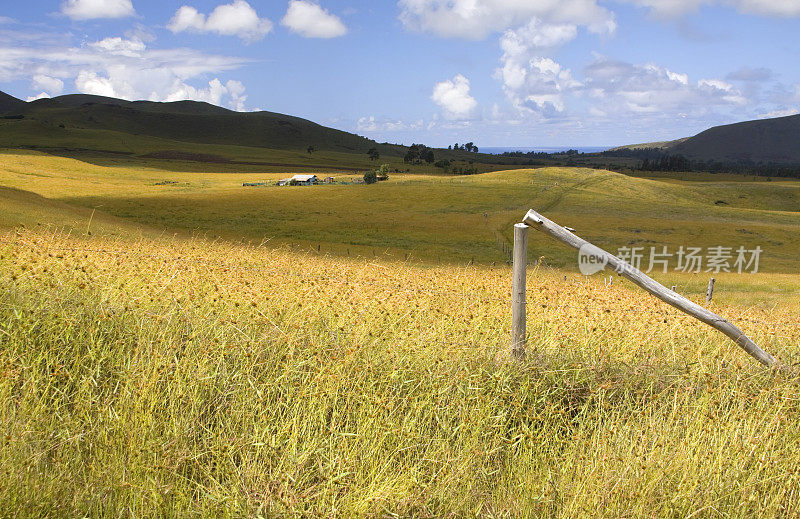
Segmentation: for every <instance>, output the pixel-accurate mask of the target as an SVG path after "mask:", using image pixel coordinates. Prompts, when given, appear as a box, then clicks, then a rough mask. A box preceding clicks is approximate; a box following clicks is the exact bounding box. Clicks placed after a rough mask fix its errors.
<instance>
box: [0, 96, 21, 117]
mask: <svg viewBox="0 0 800 519" xmlns="http://www.w3.org/2000/svg"><path fill="white" fill-rule="evenodd" d="M25 105H26V103H25V101H21V100H19V99H17V98H16V97H13V96H10V95H8V94H6V93H5V92H0V115H2V114H4V113H8V112H12V111H15V110H20V109H22V108H23V107H24V106H25Z"/></svg>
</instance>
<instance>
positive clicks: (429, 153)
mask: <svg viewBox="0 0 800 519" xmlns="http://www.w3.org/2000/svg"><path fill="white" fill-rule="evenodd" d="M421 158H422V160H424V161H425V162H427V163H428V164H433V161H435V160H436V157H434V156H433V150H432V149H430V148H426V149H425V151H423V152H422V157H421Z"/></svg>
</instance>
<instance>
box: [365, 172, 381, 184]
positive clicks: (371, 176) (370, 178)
mask: <svg viewBox="0 0 800 519" xmlns="http://www.w3.org/2000/svg"><path fill="white" fill-rule="evenodd" d="M377 181H378V174H377V173H376V172H374V171H367V172H366V173H364V183H365V184H374V183H375V182H377Z"/></svg>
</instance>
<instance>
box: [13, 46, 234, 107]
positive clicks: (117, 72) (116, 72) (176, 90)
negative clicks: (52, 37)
mask: <svg viewBox="0 0 800 519" xmlns="http://www.w3.org/2000/svg"><path fill="white" fill-rule="evenodd" d="M247 62H248V60H245V59H241V58H236V57H231V56H218V55H213V54H206V53H203V52H200V51H196V50H192V49H149V48H148V47H147V45H146V44H145V43H144V42H142V41H141V40H139V39H136V38H133V39H126V38H106V39H103V40H100V41H97V42H92V43H89V44H86V45H83V46H81V47H58V46H47V45H45V46H32V47H20V46H8V47H6V46H3V45H1V44H0V81H15V80H19V79H30V80H31V84H32V87H33V88H34V91H39V90H42V93H41V94H39V96H34V97H49V96H50V95H56V94H58V93H60V92H61V91H62V90H63V88H64V82H65V81H67V80H69V81H72V82H74V86H75V89H76V90H77V91H78V92H81V93H86V94H94V95H101V96H108V97H117V98H121V99H128V100H137V99H148V100H151V101H178V100H182V99H193V100H197V101H206V102H209V103H212V104H216V105H220V106H226V107H228V108H231V109H233V110H240V111H242V110H245V109H246V107H245V102H246V100H247V96H246V95H245V87H244V85H243V84H242V83H240V82H238V81H235V80H228V81H223V80H221V79H219V78H215V77H214V76H213V74H219V73H222V72H225V71H229V70H233V69H236V68H239V67H241V66H242V65H243V64H245V63H247ZM209 76H210V77H212V78H214V79H212V80H210V81H209V80H208V77H209ZM200 78H202V79H200Z"/></svg>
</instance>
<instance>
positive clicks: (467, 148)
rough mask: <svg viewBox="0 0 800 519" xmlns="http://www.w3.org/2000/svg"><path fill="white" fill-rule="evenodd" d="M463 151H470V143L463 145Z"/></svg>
mask: <svg viewBox="0 0 800 519" xmlns="http://www.w3.org/2000/svg"><path fill="white" fill-rule="evenodd" d="M464 149H465V150H467V151H472V143H471V142H468V143H466V144H465V145H464Z"/></svg>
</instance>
